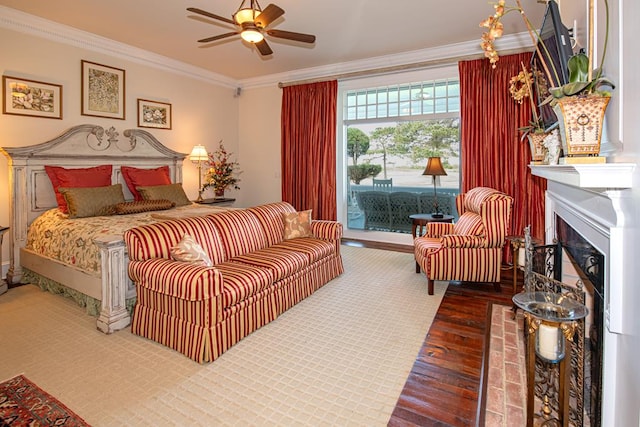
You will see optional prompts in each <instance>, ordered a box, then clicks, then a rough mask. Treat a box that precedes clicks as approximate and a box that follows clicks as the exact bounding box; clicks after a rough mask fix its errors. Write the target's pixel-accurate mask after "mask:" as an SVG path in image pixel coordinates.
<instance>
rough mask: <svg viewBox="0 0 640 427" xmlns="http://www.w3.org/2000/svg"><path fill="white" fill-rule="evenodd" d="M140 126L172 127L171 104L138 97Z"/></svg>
mask: <svg viewBox="0 0 640 427" xmlns="http://www.w3.org/2000/svg"><path fill="white" fill-rule="evenodd" d="M138 127H141V128H155V129H171V104H166V103H164V102H158V101H149V100H148V99H140V98H138Z"/></svg>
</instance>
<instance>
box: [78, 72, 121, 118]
mask: <svg viewBox="0 0 640 427" xmlns="http://www.w3.org/2000/svg"><path fill="white" fill-rule="evenodd" d="M124 77H125V75H124V70H121V69H119V68H113V67H108V66H106V65H101V64H96V63H94V62H89V61H84V60H83V61H82V112H81V114H82V115H83V116H95V117H108V118H111V119H120V120H124V118H125V105H124V100H125V85H124Z"/></svg>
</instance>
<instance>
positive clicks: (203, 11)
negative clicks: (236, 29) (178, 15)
mask: <svg viewBox="0 0 640 427" xmlns="http://www.w3.org/2000/svg"><path fill="white" fill-rule="evenodd" d="M187 10H188V11H189V12H193V13H197V14H198V15H204V16H207V17H209V18H213V19H217V20H218V21H223V22H228V23H229V24H233V25H235V24H236V23H235V22H233V21H232V20H231V19H229V18H225V17H224V16H219V15H216V14H213V13H211V12H207V11H206V10H202V9H198V8H197V7H188V8H187Z"/></svg>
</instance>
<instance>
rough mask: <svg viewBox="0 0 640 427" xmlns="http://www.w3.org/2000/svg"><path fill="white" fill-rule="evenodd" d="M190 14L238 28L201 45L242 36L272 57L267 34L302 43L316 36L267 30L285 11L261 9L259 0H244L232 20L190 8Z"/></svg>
mask: <svg viewBox="0 0 640 427" xmlns="http://www.w3.org/2000/svg"><path fill="white" fill-rule="evenodd" d="M187 10H188V11H189V12H193V13H197V14H199V15H203V16H206V17H208V18H213V19H217V20H219V21H222V22H226V23H228V24H232V25H235V26H236V27H238V29H237V30H236V31H233V32H230V33H224V34H219V35H217V36H212V37H207V38H205V39H201V40H198V42H199V43H210V42H213V41H216V40H221V39H224V38H227V37H231V36H235V35H236V34H240V37H242V38H243V39H244V40H246V41H247V42H249V43H252V44H254V45H255V46H256V47H257V48H258V51H259V52H260V54H261V55H263V56H264V55H271V54H272V53H273V51H272V50H271V48H270V47H269V44H268V43H267V40H266V39H265V38H264V35H265V33H266V34H267V35H269V36H271V37H277V38H281V39H287V40H293V41H298V42H302V43H314V42H315V41H316V36H313V35H311V34H303V33H294V32H292V31H285V30H275V29H267V27H268V26H269V24H271V23H272V22H273V21H275V20H276V19H278V18H279V17H281V16H282V15H284V10H282V9H281V8H279V7H278V6H276V5H275V4H270V5H268V6H267V7H266V8H265V9H264V10H263V9H262V8H261V7H260V5H259V4H258V1H257V0H242V3H240V7H239V8H238V10H237V11H236V13H234V14H233V15H232V19H229V18H225V17H224V16H219V15H216V14H213V13H210V12H207V11H205V10H202V9H198V8H196V7H188V8H187Z"/></svg>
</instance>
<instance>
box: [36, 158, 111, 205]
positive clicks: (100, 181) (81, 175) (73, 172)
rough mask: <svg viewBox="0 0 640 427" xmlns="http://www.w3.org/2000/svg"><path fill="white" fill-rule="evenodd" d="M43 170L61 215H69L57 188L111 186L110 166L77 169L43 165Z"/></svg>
mask: <svg viewBox="0 0 640 427" xmlns="http://www.w3.org/2000/svg"><path fill="white" fill-rule="evenodd" d="M44 170H45V171H46V172H47V175H48V176H49V180H50V181H51V185H52V186H53V191H54V192H55V193H56V201H57V202H58V208H59V209H60V210H61V211H62V212H63V213H69V210H68V208H67V201H66V200H65V198H64V195H62V194H61V193H60V192H59V191H58V188H60V187H64V188H86V187H106V186H109V185H111V170H112V167H111V165H102V166H95V167H91V168H77V169H66V168H63V167H60V166H47V165H45V167H44Z"/></svg>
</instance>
